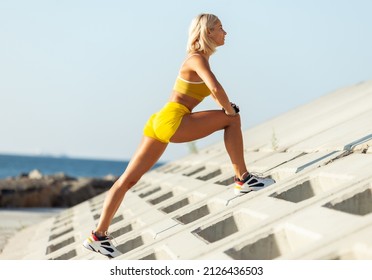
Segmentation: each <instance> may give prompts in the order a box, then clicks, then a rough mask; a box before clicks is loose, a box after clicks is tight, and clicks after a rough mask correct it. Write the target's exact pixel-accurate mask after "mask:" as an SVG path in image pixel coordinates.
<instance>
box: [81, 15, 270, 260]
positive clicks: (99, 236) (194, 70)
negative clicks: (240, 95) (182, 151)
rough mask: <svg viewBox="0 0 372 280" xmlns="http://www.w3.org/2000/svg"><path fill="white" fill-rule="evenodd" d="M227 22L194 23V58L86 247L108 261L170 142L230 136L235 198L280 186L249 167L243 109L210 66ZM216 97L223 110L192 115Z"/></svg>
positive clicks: (200, 19)
mask: <svg viewBox="0 0 372 280" xmlns="http://www.w3.org/2000/svg"><path fill="white" fill-rule="evenodd" d="M226 34H227V33H226V32H225V30H223V28H222V24H221V21H220V20H219V19H218V18H217V17H216V16H215V15H212V14H201V15H199V16H197V17H196V18H195V19H194V20H193V21H192V23H191V26H190V29H189V39H188V43H187V53H188V56H187V58H186V59H185V61H184V63H183V64H182V66H181V68H180V71H179V75H178V77H177V79H176V83H175V85H174V88H173V92H172V94H171V96H170V100H169V102H168V103H167V104H166V105H165V106H164V107H163V108H162V109H161V110H160V111H159V112H157V113H156V114H154V115H152V116H151V117H150V119H149V120H148V122H147V123H146V125H145V128H144V136H143V138H142V142H141V144H140V146H139V148H138V150H137V151H136V153H135V154H134V156H133V158H132V159H131V161H130V163H129V165H128V167H127V168H126V170H125V172H124V173H123V174H122V175H121V176H120V178H119V179H118V180H117V181H116V182H115V184H114V185H113V186H112V188H111V189H110V190H109V191H108V194H107V197H106V199H105V202H104V204H103V210H102V214H101V217H100V220H99V223H98V225H97V228H96V229H95V230H94V231H93V232H92V235H91V236H90V237H89V238H88V239H86V240H85V241H84V246H85V247H86V248H87V249H90V250H92V251H95V252H99V253H101V254H103V255H105V256H108V257H116V256H118V255H120V254H121V253H120V252H119V251H118V250H117V249H116V248H115V247H114V246H113V245H112V243H111V240H110V238H109V237H108V233H107V230H108V228H109V225H110V223H111V220H112V218H113V217H114V214H115V213H116V211H117V209H118V208H119V206H120V204H121V202H122V200H123V198H124V195H125V193H126V192H127V191H128V190H129V189H130V188H131V187H132V186H134V185H135V184H136V183H137V182H138V180H139V179H140V178H141V176H142V175H143V174H144V173H145V172H147V171H148V170H149V169H150V168H151V167H152V166H153V165H154V164H155V163H156V162H157V160H158V159H159V158H160V156H161V155H162V154H163V152H164V150H165V148H166V147H167V145H168V143H169V142H172V143H181V142H188V141H194V140H196V139H200V138H203V137H205V136H207V135H209V134H211V133H213V132H215V131H218V130H222V129H223V130H224V142H225V146H226V150H227V152H228V155H229V157H230V159H231V162H232V166H233V169H234V173H235V182H236V186H235V193H237V194H240V193H247V192H249V191H251V190H259V189H262V188H264V187H266V186H268V185H270V184H273V183H274V182H275V181H274V180H272V179H269V178H260V177H257V176H255V175H251V174H249V172H248V170H247V168H246V165H245V161H244V150H243V149H244V148H243V138H242V132H241V126H240V116H239V108H238V107H237V106H236V105H235V104H233V103H231V102H230V100H229V98H228V96H227V94H226V92H225V90H224V89H223V87H222V86H221V84H220V83H219V82H218V81H217V79H216V77H215V76H214V74H213V72H212V71H211V69H210V66H209V57H210V56H211V55H212V54H213V53H214V52H215V50H216V48H217V47H219V46H222V45H224V43H225V36H226ZM209 95H211V97H212V98H213V99H214V100H215V101H216V103H217V104H218V106H219V107H220V108H222V110H212V111H202V112H196V113H192V110H193V109H194V108H195V106H197V105H198V104H199V103H200V102H201V101H202V100H203V99H204V98H205V97H207V96H209Z"/></svg>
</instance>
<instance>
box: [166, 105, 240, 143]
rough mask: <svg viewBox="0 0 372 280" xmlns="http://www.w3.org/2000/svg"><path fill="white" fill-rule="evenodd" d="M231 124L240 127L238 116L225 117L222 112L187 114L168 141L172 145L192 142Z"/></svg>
mask: <svg viewBox="0 0 372 280" xmlns="http://www.w3.org/2000/svg"><path fill="white" fill-rule="evenodd" d="M233 123H236V124H238V125H239V126H240V117H239V115H236V116H233V117H232V116H227V115H226V114H225V113H224V112H223V111H222V110H211V111H202V112H196V113H192V114H187V115H185V116H184V117H183V118H182V121H181V124H180V126H179V127H178V129H177V131H176V133H175V134H174V135H173V136H172V138H171V139H170V141H171V142H173V143H182V142H189V141H194V140H197V139H200V138H203V137H206V136H208V135H210V134H212V133H213V132H216V131H218V130H222V129H224V128H225V127H227V126H228V125H230V124H233Z"/></svg>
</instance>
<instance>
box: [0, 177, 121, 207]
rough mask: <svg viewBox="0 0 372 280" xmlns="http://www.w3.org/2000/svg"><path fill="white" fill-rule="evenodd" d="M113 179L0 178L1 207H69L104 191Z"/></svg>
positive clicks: (111, 183)
mask: <svg viewBox="0 0 372 280" xmlns="http://www.w3.org/2000/svg"><path fill="white" fill-rule="evenodd" d="M114 182H115V179H113V180H109V179H108V178H102V179H101V178H78V179H76V178H73V177H69V176H67V175H65V174H62V173H58V174H55V175H48V176H43V175H42V174H41V173H40V172H39V171H37V170H34V171H32V172H30V174H29V176H28V177H14V178H8V179H5V180H0V207H71V206H74V205H76V204H78V203H81V202H83V201H85V200H87V199H90V198H92V197H94V196H96V195H98V194H100V193H102V192H104V191H107V190H108V189H109V188H110V187H111V186H112V185H113V183H114Z"/></svg>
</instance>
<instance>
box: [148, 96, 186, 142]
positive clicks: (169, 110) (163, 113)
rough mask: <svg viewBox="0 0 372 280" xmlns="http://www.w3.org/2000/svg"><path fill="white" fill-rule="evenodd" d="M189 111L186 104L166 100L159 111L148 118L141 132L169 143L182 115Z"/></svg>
mask: <svg viewBox="0 0 372 280" xmlns="http://www.w3.org/2000/svg"><path fill="white" fill-rule="evenodd" d="M190 113H191V112H190V110H189V109H188V108H187V107H186V106H184V105H182V104H180V103H176V102H168V103H167V104H165V106H164V107H163V108H162V109H161V110H160V111H159V112H157V113H155V114H153V115H152V116H151V117H150V118H149V120H148V121H147V123H146V125H145V127H144V128H143V134H144V135H145V136H148V137H151V138H154V139H157V140H159V141H160V142H163V143H169V140H170V139H171V137H172V136H173V135H174V133H176V131H177V129H178V127H179V126H180V124H181V121H182V118H183V116H184V115H186V114H190Z"/></svg>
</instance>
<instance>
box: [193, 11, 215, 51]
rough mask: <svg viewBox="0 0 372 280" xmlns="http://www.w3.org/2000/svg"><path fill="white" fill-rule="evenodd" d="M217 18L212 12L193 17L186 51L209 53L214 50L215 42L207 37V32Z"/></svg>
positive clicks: (210, 29)
mask: <svg viewBox="0 0 372 280" xmlns="http://www.w3.org/2000/svg"><path fill="white" fill-rule="evenodd" d="M218 21H219V18H218V17H217V16H215V15H212V14H200V15H198V16H197V17H195V18H194V19H193V20H192V22H191V24H190V28H189V39H188V41H187V52H188V53H191V52H203V53H205V54H207V55H211V54H213V53H214V52H215V51H216V47H217V45H216V43H215V42H214V41H213V40H212V39H210V38H209V36H208V32H209V31H212V30H213V28H214V27H215V25H216V24H217V22H218Z"/></svg>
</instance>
